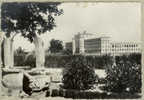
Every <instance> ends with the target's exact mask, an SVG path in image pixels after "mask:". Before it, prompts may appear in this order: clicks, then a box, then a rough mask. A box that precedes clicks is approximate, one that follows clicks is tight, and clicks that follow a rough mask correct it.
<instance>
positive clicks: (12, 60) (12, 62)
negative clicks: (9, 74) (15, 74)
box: [10, 39, 14, 67]
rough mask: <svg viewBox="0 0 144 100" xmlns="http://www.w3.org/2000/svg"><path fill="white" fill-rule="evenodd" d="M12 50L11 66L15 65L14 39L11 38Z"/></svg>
mask: <svg viewBox="0 0 144 100" xmlns="http://www.w3.org/2000/svg"><path fill="white" fill-rule="evenodd" d="M10 51H11V53H10V54H11V63H10V67H13V66H14V48H13V39H11V41H10Z"/></svg>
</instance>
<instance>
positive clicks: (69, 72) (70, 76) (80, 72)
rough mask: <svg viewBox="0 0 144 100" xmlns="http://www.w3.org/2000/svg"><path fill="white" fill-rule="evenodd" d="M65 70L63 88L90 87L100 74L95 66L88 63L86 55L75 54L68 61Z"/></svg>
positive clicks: (82, 88)
mask: <svg viewBox="0 0 144 100" xmlns="http://www.w3.org/2000/svg"><path fill="white" fill-rule="evenodd" d="M65 66H66V67H65V69H64V70H63V80H62V81H63V84H64V86H63V88H66V89H77V90H85V89H90V88H91V87H92V86H93V84H95V83H96V81H97V79H98V76H97V75H96V74H95V71H94V67H92V66H91V65H90V64H88V63H87V61H86V58H85V57H84V56H80V55H79V56H73V57H72V59H71V60H70V61H69V62H67V63H66V65H65Z"/></svg>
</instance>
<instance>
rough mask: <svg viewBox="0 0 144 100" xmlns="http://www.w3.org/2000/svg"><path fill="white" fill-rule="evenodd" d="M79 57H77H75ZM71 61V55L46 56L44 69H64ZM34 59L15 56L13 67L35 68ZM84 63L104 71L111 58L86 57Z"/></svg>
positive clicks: (107, 56) (105, 56)
mask: <svg viewBox="0 0 144 100" xmlns="http://www.w3.org/2000/svg"><path fill="white" fill-rule="evenodd" d="M77 56H79V55H77ZM72 59H73V56H72V55H46V56H45V67H46V68H64V67H65V64H66V63H67V62H70V61H71V60H72ZM35 61H36V58H35V56H34V55H29V56H28V57H27V58H26V55H17V56H16V55H15V57H14V64H15V66H31V67H32V68H33V67H35V63H36V62H35ZM86 62H87V63H88V64H90V65H91V66H93V67H94V68H97V69H104V68H105V66H106V65H107V64H111V63H112V57H111V56H109V55H104V56H86Z"/></svg>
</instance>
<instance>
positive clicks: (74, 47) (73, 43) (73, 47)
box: [72, 38, 76, 54]
mask: <svg viewBox="0 0 144 100" xmlns="http://www.w3.org/2000/svg"><path fill="white" fill-rule="evenodd" d="M72 52H73V54H75V52H76V44H75V38H73V39H72Z"/></svg>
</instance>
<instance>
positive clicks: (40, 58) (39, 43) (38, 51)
mask: <svg viewBox="0 0 144 100" xmlns="http://www.w3.org/2000/svg"><path fill="white" fill-rule="evenodd" d="M34 44H35V55H36V68H44V63H45V51H44V43H43V40H42V39H41V38H40V37H39V36H36V37H35V39H34Z"/></svg>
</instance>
